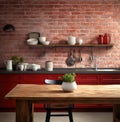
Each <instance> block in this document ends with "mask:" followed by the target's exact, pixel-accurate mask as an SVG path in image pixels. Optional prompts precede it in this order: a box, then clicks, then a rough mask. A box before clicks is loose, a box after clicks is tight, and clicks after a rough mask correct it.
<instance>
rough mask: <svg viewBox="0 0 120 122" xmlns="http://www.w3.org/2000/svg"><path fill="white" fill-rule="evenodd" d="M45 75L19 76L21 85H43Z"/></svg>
mask: <svg viewBox="0 0 120 122" xmlns="http://www.w3.org/2000/svg"><path fill="white" fill-rule="evenodd" d="M45 79H46V75H45V74H21V80H20V83H21V84H44V80H45Z"/></svg>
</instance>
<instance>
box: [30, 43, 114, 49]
mask: <svg viewBox="0 0 120 122" xmlns="http://www.w3.org/2000/svg"><path fill="white" fill-rule="evenodd" d="M29 46H30V47H31V48H42V47H43V48H49V47H50V48H51V47H113V44H82V45H77V44H76V45H68V44H49V45H41V44H38V45H29Z"/></svg>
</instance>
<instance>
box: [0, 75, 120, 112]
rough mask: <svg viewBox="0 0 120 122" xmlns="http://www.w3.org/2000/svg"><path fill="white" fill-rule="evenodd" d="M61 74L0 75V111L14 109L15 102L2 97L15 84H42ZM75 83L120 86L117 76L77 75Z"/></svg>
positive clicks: (37, 105) (86, 106) (76, 105)
mask: <svg viewBox="0 0 120 122" xmlns="http://www.w3.org/2000/svg"><path fill="white" fill-rule="evenodd" d="M62 75H63V74H27V73H23V74H0V109H1V108H3V109H4V108H7V109H11V108H15V101H12V100H5V99H4V96H5V95H6V94H7V93H8V92H9V91H10V90H11V89H12V88H13V87H15V85H17V84H40V85H42V84H44V80H45V79H54V80H58V79H59V77H60V76H62ZM76 82H77V84H79V85H85V84H89V85H90V84H92V85H94V84H120V75H119V74H77V75H76ZM43 107H44V106H43V104H39V103H38V104H35V108H37V109H39V110H43ZM110 107H111V105H109V104H104V105H99V104H75V108H76V109H77V108H78V110H80V109H81V108H91V109H92V108H110Z"/></svg>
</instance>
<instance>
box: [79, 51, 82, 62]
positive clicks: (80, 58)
mask: <svg viewBox="0 0 120 122" xmlns="http://www.w3.org/2000/svg"><path fill="white" fill-rule="evenodd" d="M79 55H80V57H79V61H80V62H81V61H82V56H81V50H79Z"/></svg>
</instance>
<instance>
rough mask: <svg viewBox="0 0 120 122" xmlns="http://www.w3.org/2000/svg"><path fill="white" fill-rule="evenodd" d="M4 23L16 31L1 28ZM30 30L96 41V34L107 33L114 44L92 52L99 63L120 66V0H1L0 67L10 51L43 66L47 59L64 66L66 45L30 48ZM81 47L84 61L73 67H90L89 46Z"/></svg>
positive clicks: (60, 37) (51, 36)
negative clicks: (28, 42)
mask: <svg viewBox="0 0 120 122" xmlns="http://www.w3.org/2000/svg"><path fill="white" fill-rule="evenodd" d="M7 23H8V24H13V25H14V26H15V28H16V31H15V32H4V31H3V29H2V28H3V27H4V25H5V24H7ZM29 32H40V34H41V36H46V37H47V40H49V41H51V43H58V42H60V41H62V40H67V38H68V36H70V35H73V36H76V37H81V38H83V40H84V43H87V42H91V41H95V37H96V36H98V35H99V34H104V33H109V34H110V35H111V41H112V43H114V47H113V48H111V49H104V48H94V49H93V53H94V55H96V56H97V64H98V66H99V67H120V1H119V0H0V67H1V66H2V65H3V62H4V61H6V60H8V59H10V58H11V56H12V55H18V56H23V57H24V58H25V62H28V63H38V64H41V65H42V67H44V62H45V61H46V60H51V61H53V62H54V66H55V67H67V66H66V64H65V60H66V58H67V55H68V51H69V50H70V49H69V48H64V49H63V48H56V49H55V48H54V49H51V48H50V49H47V50H46V54H45V55H43V54H42V53H43V52H44V50H43V49H40V48H37V49H30V48H29V47H28V45H27V44H26V39H27V34H28V33H29ZM78 51H79V50H78V49H76V52H78ZM81 51H82V57H83V61H82V62H81V63H76V64H75V65H74V67H93V64H94V63H93V62H91V61H89V55H90V48H81ZM77 55H78V54H77Z"/></svg>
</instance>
